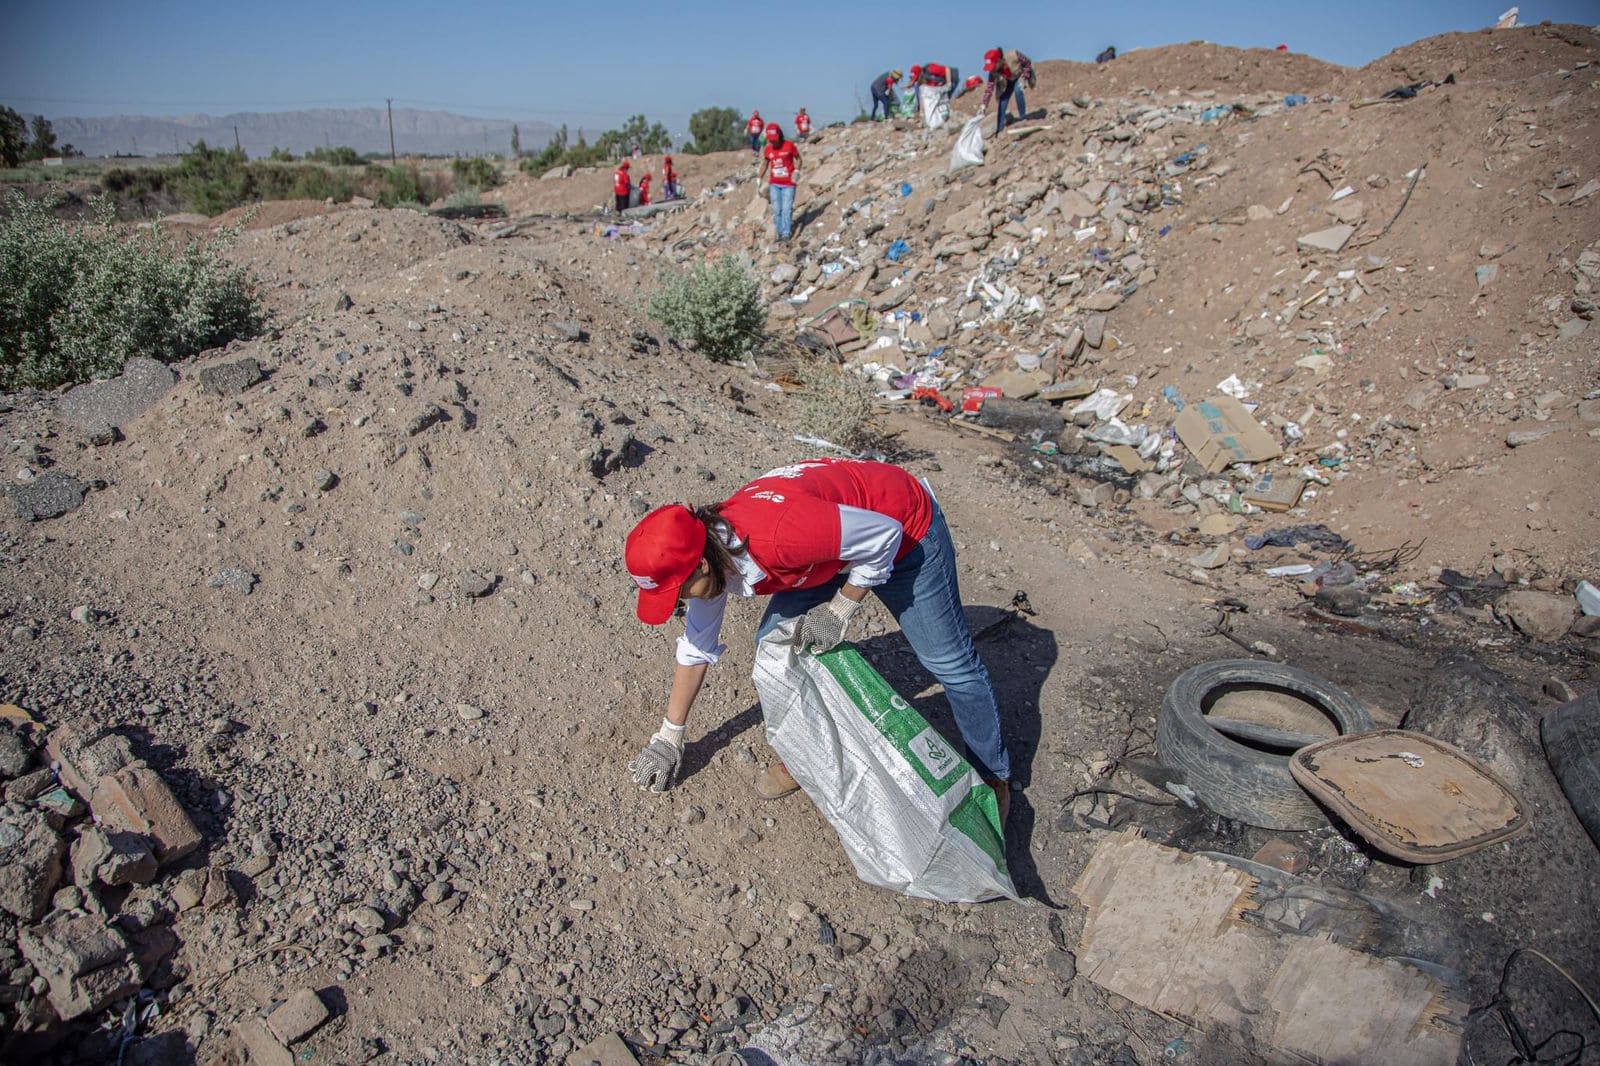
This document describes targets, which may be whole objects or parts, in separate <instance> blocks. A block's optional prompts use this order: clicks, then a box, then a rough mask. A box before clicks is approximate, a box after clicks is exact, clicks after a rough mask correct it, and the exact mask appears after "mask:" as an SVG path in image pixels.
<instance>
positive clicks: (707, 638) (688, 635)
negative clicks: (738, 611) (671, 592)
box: [677, 589, 728, 666]
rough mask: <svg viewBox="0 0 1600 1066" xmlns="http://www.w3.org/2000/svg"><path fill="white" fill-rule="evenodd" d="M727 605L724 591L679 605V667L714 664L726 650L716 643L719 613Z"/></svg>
mask: <svg viewBox="0 0 1600 1066" xmlns="http://www.w3.org/2000/svg"><path fill="white" fill-rule="evenodd" d="M727 607H728V590H727V589H723V590H722V592H721V593H720V594H718V595H717V596H715V597H713V598H712V599H709V600H697V599H694V598H692V597H691V598H690V599H689V600H687V601H686V602H685V604H684V608H683V623H684V624H683V636H681V637H679V638H678V651H677V660H678V665H679V666H699V665H700V664H702V663H706V664H709V663H714V662H716V661H717V660H718V659H720V658H722V653H723V652H725V651H727V650H728V646H727V645H726V644H719V643H717V641H718V639H719V638H720V637H721V636H722V615H723V612H724V611H726V610H727Z"/></svg>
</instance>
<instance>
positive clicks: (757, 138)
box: [745, 133, 761, 152]
mask: <svg viewBox="0 0 1600 1066" xmlns="http://www.w3.org/2000/svg"><path fill="white" fill-rule="evenodd" d="M745 140H747V141H749V142H750V150H751V151H752V152H759V151H761V134H759V133H747V134H745Z"/></svg>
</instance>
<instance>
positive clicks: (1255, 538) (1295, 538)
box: [1244, 522, 1350, 552]
mask: <svg viewBox="0 0 1600 1066" xmlns="http://www.w3.org/2000/svg"><path fill="white" fill-rule="evenodd" d="M1301 544H1306V545H1309V546H1311V547H1313V548H1319V549H1321V550H1324V551H1333V552H1342V551H1344V550H1345V549H1347V548H1349V547H1350V542H1349V541H1347V540H1345V539H1344V538H1343V537H1341V536H1339V534H1337V533H1335V532H1334V531H1333V530H1331V529H1329V528H1328V527H1327V526H1325V525H1323V524H1322V523H1321V522H1314V523H1310V524H1307V525H1303V526H1288V527H1285V528H1283V529H1274V530H1269V531H1268V532H1266V533H1251V534H1250V535H1249V536H1247V537H1245V538H1244V546H1245V547H1246V548H1249V549H1250V550H1251V551H1260V550H1261V549H1262V548H1266V547H1273V548H1294V547H1298V546H1299V545H1301Z"/></svg>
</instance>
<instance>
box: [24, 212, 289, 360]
mask: <svg viewBox="0 0 1600 1066" xmlns="http://www.w3.org/2000/svg"><path fill="white" fill-rule="evenodd" d="M95 209H96V223H95V225H94V226H93V227H85V226H83V225H82V224H79V225H76V226H68V225H66V224H64V223H62V222H60V221H58V220H57V219H56V218H55V217H54V216H52V215H51V214H50V212H49V210H48V209H47V208H46V206H45V205H44V204H43V203H41V202H39V201H37V200H30V199H28V198H26V197H24V196H22V195H21V194H20V193H18V192H16V191H12V192H10V193H8V194H7V196H6V210H5V212H4V215H5V217H4V218H3V219H0V389H16V388H54V387H55V386H57V385H63V384H69V383H74V382H79V381H87V380H89V379H90V378H95V377H109V376H111V375H113V374H116V373H118V372H119V371H120V370H121V369H122V366H123V364H124V363H126V362H127V361H128V359H130V358H132V357H133V356H145V357H147V358H150V359H158V360H160V361H162V362H172V361H174V360H178V359H184V358H187V357H189V356H191V355H194V354H196V353H198V352H201V351H204V350H205V349H207V348H215V347H218V346H219V345H222V344H226V343H227V342H228V341H230V340H233V339H235V338H237V337H247V336H251V335H253V334H254V333H255V332H256V331H257V330H258V329H259V328H260V326H261V322H262V312H261V304H260V300H259V298H258V297H257V296H256V294H255V293H254V291H253V287H252V284H251V281H250V278H249V276H248V275H247V274H246V272H245V271H244V269H243V268H241V267H238V266H234V265H232V264H230V263H228V262H227V261H226V260H225V259H223V257H222V254H221V248H220V247H219V246H218V245H217V244H216V243H215V242H213V243H211V244H208V245H200V244H197V243H194V242H190V243H189V244H188V245H186V246H185V247H183V248H181V249H180V248H179V247H177V244H176V242H175V241H174V240H173V239H172V237H171V236H169V235H168V234H166V233H165V232H163V231H162V230H161V229H160V228H159V227H152V228H150V229H148V230H145V231H144V232H143V233H142V234H139V235H128V234H123V233H118V232H116V231H115V230H114V229H113V227H112V222H113V210H112V207H111V205H110V203H109V202H108V201H106V200H99V201H97V202H96V204H95Z"/></svg>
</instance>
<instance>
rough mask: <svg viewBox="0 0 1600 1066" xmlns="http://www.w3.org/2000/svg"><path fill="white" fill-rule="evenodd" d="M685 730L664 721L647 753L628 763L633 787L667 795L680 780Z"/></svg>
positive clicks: (646, 750)
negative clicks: (679, 766) (634, 785)
mask: <svg viewBox="0 0 1600 1066" xmlns="http://www.w3.org/2000/svg"><path fill="white" fill-rule="evenodd" d="M683 732H684V727H683V726H681V725H673V724H672V723H671V722H669V721H667V720H666V719H665V718H663V719H661V728H660V729H659V730H657V731H656V735H655V736H653V737H651V738H650V742H649V743H648V744H646V745H645V746H644V750H643V751H641V752H640V753H639V754H638V755H635V756H634V757H633V761H632V762H630V763H628V773H630V774H632V775H633V781H634V784H636V785H638V786H639V787H640V788H641V789H648V790H649V791H651V792H665V791H667V789H669V788H671V787H672V785H673V782H674V781H676V780H677V777H678V764H679V763H681V762H682V761H683Z"/></svg>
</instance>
